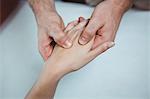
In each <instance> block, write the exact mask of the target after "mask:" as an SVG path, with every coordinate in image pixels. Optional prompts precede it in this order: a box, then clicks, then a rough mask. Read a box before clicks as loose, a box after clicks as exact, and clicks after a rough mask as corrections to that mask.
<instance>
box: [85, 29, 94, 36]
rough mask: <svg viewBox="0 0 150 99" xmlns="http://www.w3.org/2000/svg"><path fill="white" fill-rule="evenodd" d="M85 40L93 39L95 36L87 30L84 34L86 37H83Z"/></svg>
mask: <svg viewBox="0 0 150 99" xmlns="http://www.w3.org/2000/svg"><path fill="white" fill-rule="evenodd" d="M83 36H84V37H85V38H92V37H93V34H92V33H91V32H89V31H87V30H85V32H84V35H83Z"/></svg>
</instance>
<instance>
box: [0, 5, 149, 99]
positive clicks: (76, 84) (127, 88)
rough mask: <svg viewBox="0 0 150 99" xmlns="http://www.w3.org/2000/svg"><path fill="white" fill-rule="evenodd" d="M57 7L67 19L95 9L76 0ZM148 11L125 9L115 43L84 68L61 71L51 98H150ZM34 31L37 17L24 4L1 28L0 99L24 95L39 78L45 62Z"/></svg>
mask: <svg viewBox="0 0 150 99" xmlns="http://www.w3.org/2000/svg"><path fill="white" fill-rule="evenodd" d="M56 6H57V10H58V11H59V13H60V15H61V16H62V17H63V19H64V21H65V23H68V22H70V21H72V20H75V19H76V18H77V17H79V16H84V17H87V18H88V17H90V15H91V13H92V11H93V8H90V7H88V6H85V5H80V4H71V3H61V2H57V3H56ZM148 14H150V12H144V11H136V10H130V11H128V12H127V13H126V14H125V16H124V17H123V19H122V22H121V25H120V28H119V30H118V34H117V37H116V46H115V47H114V48H112V49H111V50H109V51H107V52H106V53H104V54H102V55H101V56H99V57H98V58H96V59H95V60H94V61H92V62H91V63H90V64H88V65H87V66H86V67H85V68H83V69H81V70H79V71H77V72H74V73H72V74H69V75H67V76H65V77H64V78H63V79H62V80H61V82H60V83H59V86H58V88H57V91H56V96H55V99H150V98H148V88H149V89H150V86H149V87H148V83H150V72H148V71H150V67H149V65H150V64H149V65H148V62H149V61H150V59H149V58H148V55H150V53H148V47H149V50H150V43H149V42H150V40H149V39H150V23H149V22H150V19H149V18H150V17H148ZM149 16H150V15H149ZM36 32H37V28H36V22H35V18H34V16H33V13H32V11H31V9H30V8H29V6H28V5H27V4H25V5H24V6H23V7H22V8H21V9H20V11H19V12H18V13H17V14H16V15H15V16H14V18H13V19H12V20H11V21H10V22H9V25H8V26H7V27H5V29H4V30H2V31H1V33H0V99H23V97H24V95H25V94H26V93H27V91H28V90H29V89H30V88H31V86H32V85H33V83H34V82H35V80H36V79H37V77H38V75H39V72H40V69H41V67H42V63H43V61H42V58H41V57H40V55H39V53H38V49H37V33H36ZM148 74H149V79H148ZM148 81H149V82H148ZM149 92H150V90H149Z"/></svg>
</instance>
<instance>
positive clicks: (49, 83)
mask: <svg viewBox="0 0 150 99" xmlns="http://www.w3.org/2000/svg"><path fill="white" fill-rule="evenodd" d="M51 70H52V69H51V68H49V67H48V66H44V69H43V71H42V73H41V75H40V77H39V79H38V81H37V82H36V84H35V85H34V86H33V88H32V89H31V90H30V92H29V93H28V94H27V96H26V98H25V99H53V97H54V94H55V90H56V87H57V84H58V81H59V79H60V76H59V74H57V71H52V72H51Z"/></svg>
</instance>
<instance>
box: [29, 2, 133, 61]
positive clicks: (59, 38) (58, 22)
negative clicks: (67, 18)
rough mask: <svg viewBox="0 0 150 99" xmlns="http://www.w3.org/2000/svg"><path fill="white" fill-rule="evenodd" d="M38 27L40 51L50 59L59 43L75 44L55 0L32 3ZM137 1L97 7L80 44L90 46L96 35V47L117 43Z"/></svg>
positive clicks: (94, 44) (94, 46) (65, 46)
mask: <svg viewBox="0 0 150 99" xmlns="http://www.w3.org/2000/svg"><path fill="white" fill-rule="evenodd" d="M28 1H29V4H30V5H31V7H32V9H33V12H34V14H35V17H36V20H37V25H38V46H39V51H40V53H41V55H42V57H43V58H44V60H47V59H48V57H50V56H51V54H52V51H53V46H52V44H51V42H53V41H55V42H56V43H57V44H58V45H60V46H62V47H64V48H70V47H71V46H72V44H73V41H72V40H71V36H70V35H68V34H66V33H64V32H63V30H64V23H63V20H62V18H61V17H60V16H59V14H58V13H57V11H56V9H55V4H54V1H53V0H28ZM132 2H133V0H104V1H103V2H101V3H100V4H98V5H97V6H96V7H95V10H94V12H93V14H92V15H91V18H90V21H89V23H88V25H87V26H86V28H85V30H84V32H83V33H82V35H81V37H80V39H79V43H80V44H81V45H85V44H87V43H88V42H89V41H90V40H91V39H92V38H93V37H94V36H95V39H94V43H93V46H92V48H93V49H94V48H96V47H97V46H98V45H101V44H103V43H104V42H107V41H114V39H115V35H116V32H117V29H118V27H119V23H120V20H121V17H122V16H123V14H124V13H125V11H126V10H128V9H129V8H130V7H131V5H132Z"/></svg>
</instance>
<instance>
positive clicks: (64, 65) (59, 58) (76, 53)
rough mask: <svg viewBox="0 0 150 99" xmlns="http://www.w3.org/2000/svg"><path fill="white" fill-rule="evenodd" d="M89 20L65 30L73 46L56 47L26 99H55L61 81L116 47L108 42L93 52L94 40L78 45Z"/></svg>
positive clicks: (69, 26) (71, 25)
mask: <svg viewBox="0 0 150 99" xmlns="http://www.w3.org/2000/svg"><path fill="white" fill-rule="evenodd" d="M87 22H88V20H82V21H81V22H80V23H77V24H76V22H75V21H73V22H72V23H71V24H69V25H68V26H67V27H66V29H65V30H64V31H65V33H66V34H68V35H70V36H71V39H72V41H73V45H72V47H71V48H69V49H65V48H62V47H61V46H59V45H58V44H56V45H55V47H54V50H53V53H52V55H51V57H49V58H48V60H47V61H46V62H45V64H44V66H43V70H42V72H41V75H40V77H39V79H38V80H37V82H36V83H35V85H34V86H33V87H32V89H31V90H30V91H29V92H28V94H27V95H26V97H25V99H53V98H54V94H55V90H56V87H57V84H58V82H59V81H60V79H61V78H62V77H63V76H64V75H66V74H68V73H71V72H73V71H76V70H79V69H80V68H82V67H83V66H84V65H86V64H87V63H89V62H90V61H91V60H93V59H94V58H96V57H97V56H98V55H100V54H101V53H103V52H104V51H106V50H107V49H109V48H110V47H112V46H114V43H113V42H106V43H104V44H102V45H100V46H98V47H97V48H95V49H94V50H91V48H92V45H93V43H94V37H93V39H92V40H91V41H90V42H88V43H87V44H86V45H84V46H82V45H80V44H79V43H78V39H79V37H80V35H81V33H82V32H83V30H84V28H85V26H86V24H87Z"/></svg>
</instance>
